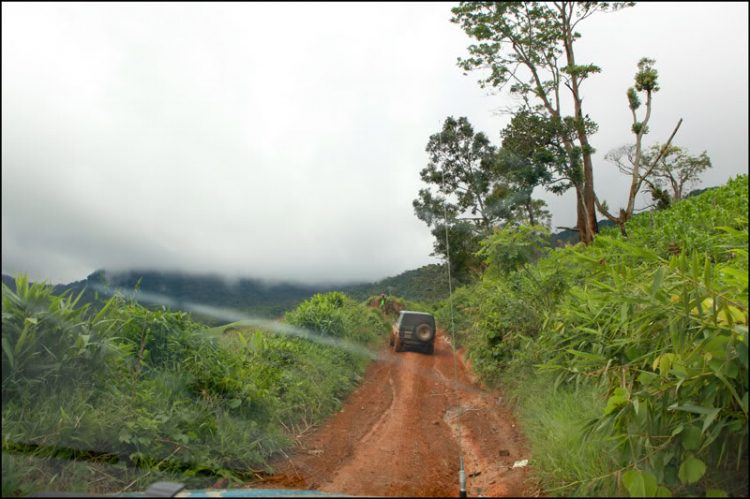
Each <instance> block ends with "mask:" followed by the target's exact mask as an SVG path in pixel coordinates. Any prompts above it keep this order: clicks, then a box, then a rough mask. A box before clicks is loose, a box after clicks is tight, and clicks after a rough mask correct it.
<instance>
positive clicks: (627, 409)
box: [438, 175, 748, 495]
mask: <svg viewBox="0 0 750 499" xmlns="http://www.w3.org/2000/svg"><path fill="white" fill-rule="evenodd" d="M747 209H748V177H747V175H743V176H740V177H738V178H736V179H733V180H731V181H730V182H729V183H728V184H727V185H726V186H724V187H722V188H718V189H714V190H711V191H708V192H705V193H703V194H702V195H700V196H696V197H693V198H690V199H686V200H683V201H681V202H678V203H674V204H673V205H672V207H671V208H670V209H669V210H666V211H662V212H651V213H645V214H642V215H639V216H637V217H635V218H633V220H632V221H631V222H630V223H629V224H628V226H627V231H628V235H629V237H628V238H624V237H623V236H621V235H620V234H619V233H618V232H617V231H615V230H614V229H610V230H604V231H602V235H601V236H599V237H598V238H597V239H596V240H595V242H594V244H592V245H590V246H588V247H583V246H581V245H576V246H574V247H567V248H562V249H558V250H555V251H552V252H550V254H549V255H548V256H547V257H545V258H542V259H540V260H539V261H538V262H537V263H536V264H529V263H527V262H528V260H525V259H524V256H523V254H521V253H518V252H515V251H511V250H510V249H509V247H508V246H510V245H513V244H515V246H516V249H517V250H518V251H520V252H522V251H523V248H524V247H527V248H528V247H529V245H528V244H526V245H525V246H524V245H523V244H519V240H520V241H521V242H523V241H529V240H531V239H532V238H533V237H535V235H534V234H526V236H527V239H523V237H524V234H523V233H521V232H517V233H516V234H515V236H513V235H511V234H508V233H507V231H504V232H502V233H498V234H496V235H494V236H491V238H490V239H488V241H486V242H485V245H484V247H485V250H484V256H485V257H486V259H487V263H488V268H487V271H486V272H485V274H484V277H483V278H482V280H481V282H479V283H475V284H474V285H472V286H471V287H469V288H466V291H464V292H463V293H464V294H465V295H466V296H463V297H461V300H462V301H463V303H465V304H467V305H466V306H464V307H463V313H466V312H467V311H468V314H466V316H462V315H461V314H459V316H460V317H461V320H462V321H464V324H465V322H466V321H468V322H470V323H471V324H470V325H469V326H466V325H464V327H465V328H466V329H467V330H469V331H472V334H471V335H470V337H469V338H467V339H466V342H467V344H468V345H469V349H470V351H471V356H472V360H473V363H474V364H473V365H474V366H475V367H476V369H477V370H478V371H479V373H480V374H481V375H482V376H483V377H484V379H485V380H488V381H492V380H504V381H506V380H511V379H512V378H513V377H514V376H515V375H516V374H517V373H520V372H526V371H527V370H528V369H529V367H530V366H536V370H537V373H538V378H539V379H543V380H544V383H551V386H552V387H553V389H561V390H568V388H567V387H572V388H573V389H574V390H578V389H583V390H587V391H588V392H590V393H593V394H596V393H604V394H606V396H605V399H604V400H603V403H602V413H601V414H600V415H599V416H597V417H595V418H590V420H589V421H588V423H587V424H586V426H585V430H584V431H583V432H581V433H580V437H581V442H583V443H585V442H587V441H590V439H596V438H600V437H601V435H602V434H603V432H604V433H607V435H609V436H608V438H610V439H611V442H612V445H614V446H616V450H617V451H618V453H619V458H618V459H617V460H616V461H615V462H613V464H612V469H610V472H609V473H606V474H604V475H603V476H602V475H601V474H597V473H596V472H594V471H592V472H591V473H589V474H588V475H586V474H584V475H586V476H585V477H582V476H581V474H580V473H578V472H579V471H580V470H576V473H570V478H569V482H568V483H567V484H566V483H562V487H561V488H560V490H562V491H564V492H565V493H570V492H571V489H570V488H567V487H568V486H577V487H578V491H579V492H585V491H592V490H602V489H601V488H597V487H598V486H596V487H592V484H593V483H594V482H598V483H601V482H612V481H614V482H615V483H616V485H615V486H614V488H613V487H611V486H609V485H606V486H605V489H607V490H617V487H618V486H619V487H621V488H622V490H627V491H629V492H630V493H631V495H655V494H671V493H677V494H686V493H692V494H695V493H698V494H701V493H718V491H719V490H729V489H731V491H732V492H733V493H740V494H746V493H747V475H746V472H744V471H742V470H746V466H747V452H748V451H747V449H748V354H747V341H748V338H747V307H748V278H747V276H748V257H747V251H748V220H747ZM511 237H515V239H516V240H515V241H513V240H511ZM519 238H520V239H519ZM493 248H496V249H497V253H492V252H491V251H492V249H493ZM492 256H496V259H495V260H494V261H493V259H492V258H490V257H492ZM508 262H510V263H511V264H513V262H515V264H513V265H512V266H511V267H513V268H509V266H508ZM442 306H443V305H441V306H440V307H438V310H441V307H442ZM458 308H459V310H461V308H462V307H461V305H459V307H458ZM528 383H529V386H531V385H532V384H534V383H535V381H534V380H533V378H532V379H531V380H530V381H528ZM555 403H556V402H555V399H552V400H551V401H550V402H549V404H550V405H551V406H553V405H554V404H555ZM559 480H560V481H563V482H564V481H565V479H564V478H559ZM547 484H548V485H549V486H552V485H557V486H559V485H561V484H560V482H559V481H558V482H556V483H550V482H547Z"/></svg>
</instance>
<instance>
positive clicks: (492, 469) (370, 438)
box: [256, 335, 536, 497]
mask: <svg viewBox="0 0 750 499" xmlns="http://www.w3.org/2000/svg"><path fill="white" fill-rule="evenodd" d="M457 367H458V381H459V390H458V401H457V399H456V391H455V389H454V386H455V385H454V363H453V355H452V352H451V347H450V344H449V343H448V341H446V339H445V338H444V336H442V335H439V336H438V338H437V341H436V343H435V353H434V354H433V355H426V354H423V353H421V352H411V351H406V352H401V353H395V352H393V350H392V349H389V348H387V346H385V347H383V350H382V358H381V360H377V361H373V362H372V363H371V364H370V366H369V367H368V369H367V372H366V374H365V378H364V381H363V383H362V384H361V385H360V386H359V387H358V388H357V389H356V390H355V391H354V393H352V394H351V395H350V397H349V398H348V400H347V401H346V404H345V406H344V409H343V410H342V411H341V412H339V413H337V414H335V415H334V416H332V417H331V418H330V419H329V420H328V421H327V422H326V424H325V425H324V426H322V427H321V428H318V429H317V430H316V431H314V432H311V433H310V434H309V435H306V436H304V437H302V439H301V440H300V445H299V446H298V447H297V449H296V450H295V452H294V453H292V454H290V455H289V459H284V460H281V461H278V462H276V463H273V465H274V467H275V468H276V469H277V470H278V471H277V473H276V474H275V475H273V476H271V477H268V478H267V479H266V480H264V481H263V482H262V483H259V484H257V485H256V486H259V487H264V488H275V487H280V488H294V489H312V490H319V491H323V492H334V493H341V494H347V495H369V496H405V495H408V496H453V497H457V496H458V492H459V487H458V470H459V456H460V452H459V430H458V421H459V418H460V424H461V440H462V443H463V454H464V468H465V470H466V475H467V491H468V493H469V495H470V496H477V495H484V496H522V495H526V496H528V495H534V494H535V492H536V488H535V487H534V486H533V485H531V484H528V483H526V468H524V467H519V468H512V466H513V464H514V462H516V461H521V460H524V459H528V457H529V455H528V453H527V451H526V450H525V447H524V444H523V440H522V438H521V435H520V432H519V431H518V428H516V426H515V421H514V419H513V417H512V415H511V411H510V410H509V409H508V408H506V407H504V406H503V405H502V403H501V398H500V397H499V396H498V395H497V394H495V393H488V392H486V391H482V390H480V389H479V387H477V386H476V385H475V384H473V383H472V382H471V379H470V376H469V373H468V371H467V369H466V366H465V365H464V364H463V362H462V361H461V360H460V359H459V360H458V366H457Z"/></svg>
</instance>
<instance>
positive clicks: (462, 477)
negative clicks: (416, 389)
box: [438, 128, 466, 497]
mask: <svg viewBox="0 0 750 499" xmlns="http://www.w3.org/2000/svg"><path fill="white" fill-rule="evenodd" d="M438 141H439V144H440V146H441V147H442V145H443V132H442V128H441V129H440V135H438ZM442 183H443V193H444V194H445V195H446V201H447V196H448V193H447V192H446V191H445V168H444V167H443V171H442ZM443 217H444V219H445V255H446V257H447V260H448V303H449V307H450V312H451V337H452V341H451V348H452V350H453V379H454V393H455V394H456V407H457V408H458V411H457V420H458V423H457V425H458V451H459V454H460V455H459V463H460V468H459V472H458V485H459V496H460V497H466V472H465V471H464V449H463V438H462V434H463V432H462V431H461V411H460V408H459V406H460V399H459V398H458V363H457V360H456V355H457V354H456V326H455V323H454V321H453V285H452V283H451V245H450V240H449V238H448V207H447V203H443Z"/></svg>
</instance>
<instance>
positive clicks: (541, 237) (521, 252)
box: [477, 226, 549, 275]
mask: <svg viewBox="0 0 750 499" xmlns="http://www.w3.org/2000/svg"><path fill="white" fill-rule="evenodd" d="M548 236H549V231H548V230H547V228H546V227H541V226H519V227H513V226H505V227H504V228H503V229H501V230H495V233H494V234H493V235H491V236H489V237H487V238H485V239H484V240H482V241H481V243H480V245H481V247H482V249H481V250H480V251H479V252H478V253H477V255H478V256H480V257H483V258H484V262H485V264H486V265H487V267H488V268H489V269H493V270H494V269H497V270H499V271H500V272H501V273H503V274H506V275H507V274H509V273H510V272H513V271H516V270H519V269H520V268H522V267H524V266H525V265H526V264H528V263H530V262H531V261H533V260H536V259H538V258H539V256H540V255H541V254H543V253H545V252H547V251H549V249H548V248H547V247H546V243H547V237H548Z"/></svg>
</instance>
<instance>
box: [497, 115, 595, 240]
mask: <svg viewBox="0 0 750 499" xmlns="http://www.w3.org/2000/svg"><path fill="white" fill-rule="evenodd" d="M584 125H585V126H586V127H587V128H588V130H589V131H588V133H589V134H592V133H594V132H595V131H596V124H595V123H593V122H592V121H590V120H585V121H584ZM576 135H577V130H576V124H575V119H574V118H572V117H566V118H564V119H559V118H558V117H556V116H549V115H546V114H544V113H534V112H532V111H528V110H521V111H519V112H517V113H516V114H515V115H514V116H513V118H512V119H511V122H510V123H509V124H508V126H506V127H505V128H504V129H503V130H502V131H501V132H500V137H501V138H502V154H503V155H505V156H506V157H511V158H513V159H512V162H514V163H516V164H518V165H519V167H518V170H519V171H521V172H524V175H523V176H524V177H525V178H526V179H528V180H527V181H532V182H534V185H535V186H536V185H543V186H544V187H545V188H546V189H547V190H548V191H550V192H553V193H555V194H562V193H564V192H566V191H567V190H568V189H570V188H571V187H575V186H577V187H578V188H577V189H576V195H577V196H578V199H579V202H580V203H583V188H582V187H583V162H582V154H581V148H580V147H579V146H577V145H574V146H572V147H570V148H568V147H566V142H568V143H572V142H573V141H574V140H575V136H576ZM532 225H533V224H532ZM566 228H567V227H566ZM573 230H575V229H573Z"/></svg>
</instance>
